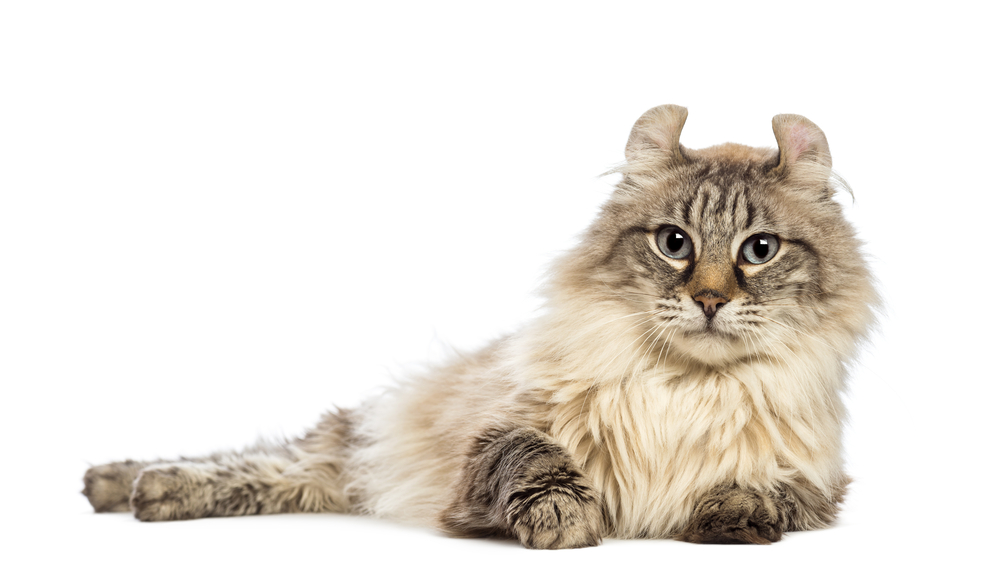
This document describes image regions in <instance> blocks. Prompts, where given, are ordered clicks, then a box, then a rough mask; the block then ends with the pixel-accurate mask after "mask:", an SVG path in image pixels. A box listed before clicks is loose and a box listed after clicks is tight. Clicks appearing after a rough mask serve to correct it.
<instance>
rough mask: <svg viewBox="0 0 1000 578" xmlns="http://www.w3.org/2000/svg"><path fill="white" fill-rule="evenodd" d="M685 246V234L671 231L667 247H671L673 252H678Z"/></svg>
mask: <svg viewBox="0 0 1000 578" xmlns="http://www.w3.org/2000/svg"><path fill="white" fill-rule="evenodd" d="M683 247H684V235H681V234H680V233H670V234H669V235H667V249H669V250H670V252H671V253H678V252H680V250H681V248H683Z"/></svg>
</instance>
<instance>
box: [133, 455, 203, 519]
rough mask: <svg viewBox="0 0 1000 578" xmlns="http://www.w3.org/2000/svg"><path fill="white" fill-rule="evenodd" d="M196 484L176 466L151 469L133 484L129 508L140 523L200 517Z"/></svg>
mask: <svg viewBox="0 0 1000 578" xmlns="http://www.w3.org/2000/svg"><path fill="white" fill-rule="evenodd" d="M198 486H199V484H198V482H197V480H195V479H192V476H190V475H189V472H186V471H185V470H184V468H183V467H181V466H176V465H163V466H152V467H149V468H146V469H144V470H142V471H141V472H140V473H139V477H138V478H136V480H135V486H134V489H133V490H132V498H131V500H130V505H131V507H132V512H133V513H134V514H135V517H136V518H138V519H139V520H142V521H143V522H160V521H165V520H189V519H192V518H199V517H203V516H204V514H203V513H202V514H199V513H198V512H197V510H198V508H197V502H198V501H199V500H198V499H197V498H198V496H197V494H198Z"/></svg>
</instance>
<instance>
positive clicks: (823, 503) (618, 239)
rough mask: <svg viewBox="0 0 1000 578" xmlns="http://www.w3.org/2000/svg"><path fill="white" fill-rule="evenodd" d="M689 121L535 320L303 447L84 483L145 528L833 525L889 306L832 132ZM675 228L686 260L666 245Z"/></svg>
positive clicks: (648, 128)
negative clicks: (343, 520)
mask: <svg viewBox="0 0 1000 578" xmlns="http://www.w3.org/2000/svg"><path fill="white" fill-rule="evenodd" d="M686 117H687V111H686V109H683V108H682V107H677V106H670V105H668V106H662V107H657V108H654V109H652V110H650V111H648V112H647V113H646V114H644V115H643V116H642V117H641V118H640V119H639V120H638V121H637V122H636V124H635V126H634V127H633V129H632V133H631V134H630V136H629V140H628V144H627V146H626V152H625V156H626V158H627V163H626V164H625V165H624V166H623V167H622V169H621V173H622V175H623V178H622V181H621V183H619V185H618V186H617V187H616V190H615V192H614V194H613V195H612V197H611V199H610V200H609V201H608V202H607V204H605V206H604V207H603V208H602V210H601V213H600V215H599V216H598V218H597V220H596V221H595V223H594V224H593V225H592V227H591V228H590V229H589V230H588V231H587V233H586V234H585V235H584V238H583V240H582V241H581V245H580V247H579V248H578V249H577V250H576V251H573V252H570V253H568V254H567V255H566V256H565V257H564V258H562V259H560V260H559V261H558V262H557V263H556V264H555V266H554V267H553V274H552V278H551V280H550V284H549V293H548V297H549V302H548V309H547V310H546V312H545V314H544V315H543V316H541V317H540V318H539V319H537V320H536V321H534V322H533V323H532V324H531V325H529V326H527V327H526V328H524V329H523V330H522V331H520V332H518V333H516V334H514V335H511V336H509V337H507V338H504V339H501V340H498V341H496V342H495V343H493V344H491V345H490V346H488V347H486V348H484V349H483V350H482V351H480V352H478V353H476V354H473V355H469V356H464V357H459V358H457V359H455V360H454V361H453V362H452V363H450V364H448V365H445V366H442V367H439V368H436V369H434V370H432V371H428V372H427V374H426V375H423V376H419V377H417V378H415V379H414V380H413V382H411V383H406V384H402V385H401V386H400V387H399V388H397V389H396V390H393V391H391V392H388V393H387V394H385V395H383V396H380V397H378V398H375V399H373V400H371V401H370V402H368V403H367V404H365V405H364V406H363V407H362V408H360V409H358V410H355V411H338V412H337V413H333V414H328V415H326V416H324V418H323V419H322V420H321V421H320V423H319V424H318V425H317V426H316V427H314V428H313V429H312V430H310V431H309V432H308V433H307V434H306V435H305V436H304V437H302V438H300V439H297V440H294V441H292V442H290V443H285V444H274V445H266V444H265V445H258V446H254V447H251V448H248V449H247V450H245V451H243V452H223V453H217V454H213V455H210V456H206V457H202V458H194V459H183V458H182V459H179V460H175V461H168V462H134V461H125V462H116V463H112V464H106V465H101V466H96V467H93V468H91V469H90V470H88V471H87V473H86V475H85V476H84V485H85V488H84V492H83V493H84V494H85V495H86V496H87V498H88V499H89V500H90V503H91V504H92V505H93V507H94V510H95V511H97V512H112V511H126V510H128V509H131V510H132V511H133V513H134V514H135V516H136V517H137V518H139V519H140V520H146V521H153V520H179V519H189V518H197V517H204V516H235V515H246V514H268V513H278V512H351V513H359V514H370V515H376V516H384V517H391V518H396V519H400V520H405V521H410V522H415V523H422V524H426V525H434V526H437V527H439V528H441V529H443V530H444V531H446V532H448V533H450V534H453V535H460V536H479V535H497V536H509V537H514V538H517V539H518V540H519V541H520V542H521V543H522V544H524V545H525V546H527V547H529V548H573V547H582V546H592V545H595V544H597V543H599V542H600V541H601V538H602V537H604V536H612V537H618V538H636V537H648V538H655V537H662V538H667V537H672V538H679V539H682V540H687V541H693V542H718V543H733V542H742V543H755V544H763V543H770V542H773V541H777V540H779V539H780V538H781V535H782V533H783V532H787V531H794V530H809V529H815V528H823V527H826V526H829V525H830V524H831V523H833V521H834V519H835V517H836V515H837V511H838V508H839V504H840V503H841V501H842V500H843V496H844V492H845V489H846V486H847V484H848V481H849V479H848V478H847V476H846V475H845V474H844V473H843V458H842V455H841V430H842V424H843V421H844V418H845V415H846V410H845V408H844V405H843V402H842V400H841V397H840V395H841V392H842V391H843V389H844V386H845V384H844V382H845V375H846V367H847V365H848V364H849V363H850V361H851V359H852V358H853V356H854V355H855V350H856V346H857V343H858V342H859V341H861V340H863V339H864V337H865V335H866V332H867V328H868V326H869V325H870V323H871V320H872V313H871V306H872V304H874V303H876V302H877V296H876V295H875V292H874V290H873V289H872V285H871V279H870V275H869V273H868V271H867V268H866V266H865V263H864V260H863V258H862V257H861V256H860V252H859V246H860V244H859V242H858V241H857V239H855V237H854V234H853V230H852V229H851V227H850V225H849V224H848V223H847V222H846V220H845V219H844V217H843V215H842V212H841V210H840V207H839V205H838V204H837V203H836V202H834V201H833V200H832V194H833V185H832V184H831V183H832V182H833V181H834V180H835V177H833V176H832V174H831V172H830V166H831V163H830V156H829V150H828V148H827V145H826V138H825V136H823V133H822V131H820V130H819V128H818V127H816V126H815V125H814V124H812V123H811V122H809V121H808V120H806V119H805V118H803V117H799V116H795V115H779V116H777V117H775V118H774V120H773V122H772V125H773V128H774V133H775V137H776V139H777V141H778V151H773V150H769V149H755V148H750V147H744V146H741V145H735V144H724V145H719V146H716V147H711V148H708V149H702V150H691V149H687V148H685V147H683V146H682V145H681V144H680V141H679V134H680V130H681V127H682V126H683V124H684V121H685V119H686ZM665 226H670V227H677V228H680V229H682V230H683V232H684V233H685V235H687V237H688V240H689V241H690V242H691V247H692V250H691V251H690V253H689V254H688V255H687V256H685V257H683V258H671V257H669V256H668V255H667V252H664V251H661V250H660V249H659V248H658V245H657V241H656V235H657V232H658V231H660V230H661V228H662V227H665ZM671 230H673V229H671ZM757 234H766V235H771V236H773V237H774V239H775V240H778V241H779V243H778V247H779V248H778V251H777V253H776V254H775V255H774V256H773V258H771V260H769V261H767V262H765V263H751V262H749V260H748V259H746V258H745V255H743V254H742V253H741V246H742V244H743V243H744V242H745V241H746V240H747V239H749V238H750V237H751V236H753V235H757ZM769 246H771V245H769ZM677 256H679V254H677ZM758 256H759V255H758ZM751 260H752V259H751Z"/></svg>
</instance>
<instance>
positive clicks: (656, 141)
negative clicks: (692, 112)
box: [625, 104, 688, 163]
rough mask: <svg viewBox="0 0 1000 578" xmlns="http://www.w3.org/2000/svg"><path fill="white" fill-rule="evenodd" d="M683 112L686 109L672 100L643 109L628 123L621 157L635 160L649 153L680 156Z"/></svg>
mask: <svg viewBox="0 0 1000 578" xmlns="http://www.w3.org/2000/svg"><path fill="white" fill-rule="evenodd" d="M687 115H688V111H687V109H686V108H684V107H683V106H677V105H676V104H664V105H660V106H657V107H656V108H651V109H649V110H647V111H646V112H645V114H643V115H642V116H640V117H639V120H637V121H635V125H634V126H633V127H632V133H631V134H629V136H628V144H626V145H625V159H626V160H627V161H628V162H629V163H635V162H636V161H638V160H639V159H641V158H643V157H646V156H647V155H648V154H649V153H653V154H654V155H656V157H658V158H659V159H670V160H675V161H676V160H682V159H683V158H684V154H683V153H682V152H681V143H680V137H681V129H682V128H684V121H685V120H687Z"/></svg>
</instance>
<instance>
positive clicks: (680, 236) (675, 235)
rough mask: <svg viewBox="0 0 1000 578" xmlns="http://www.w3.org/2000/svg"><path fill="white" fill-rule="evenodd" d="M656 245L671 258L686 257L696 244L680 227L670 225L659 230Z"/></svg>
mask: <svg viewBox="0 0 1000 578" xmlns="http://www.w3.org/2000/svg"><path fill="white" fill-rule="evenodd" d="M656 246H657V248H659V249H660V252H661V253H663V254H664V255H666V256H667V257H670V258H671V259H685V258H687V256H688V255H690V254H691V249H692V248H693V247H694V244H693V243H692V242H691V237H688V235H687V233H685V232H684V231H682V230H681V229H680V227H675V226H673V225H669V226H666V227H663V228H662V229H660V230H659V231H657V233H656Z"/></svg>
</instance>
